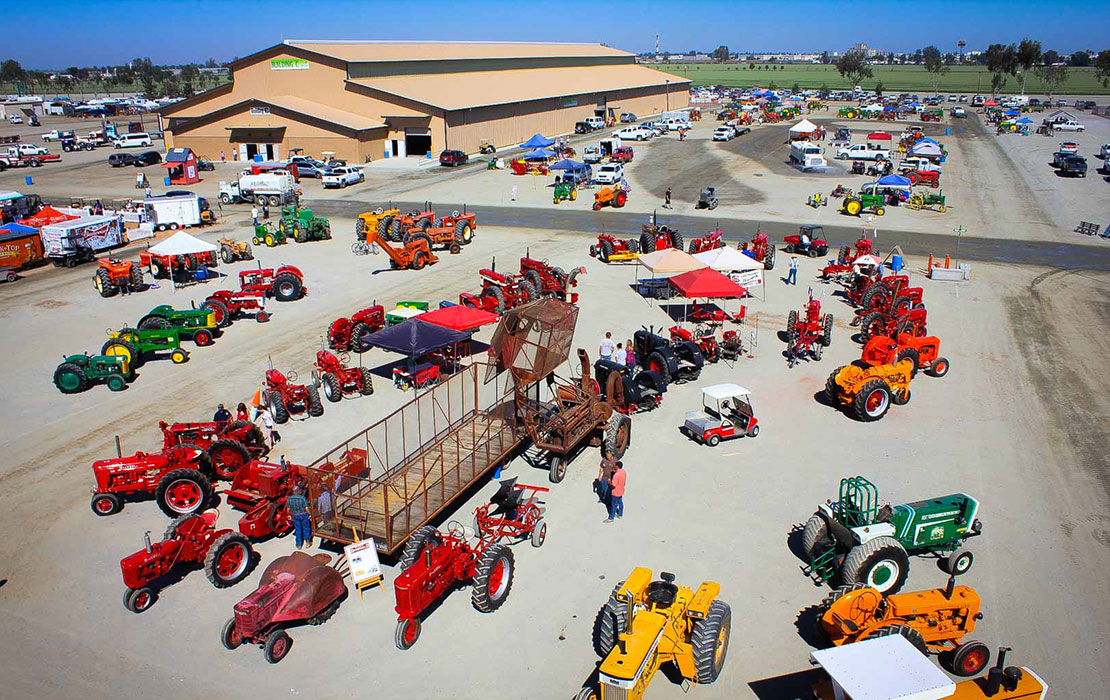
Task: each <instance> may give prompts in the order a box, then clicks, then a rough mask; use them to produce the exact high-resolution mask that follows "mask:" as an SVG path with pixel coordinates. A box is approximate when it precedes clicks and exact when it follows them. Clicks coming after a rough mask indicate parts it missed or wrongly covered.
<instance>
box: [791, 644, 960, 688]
mask: <svg viewBox="0 0 1110 700" xmlns="http://www.w3.org/2000/svg"><path fill="white" fill-rule="evenodd" d="M809 657H810V659H812V660H813V661H814V662H816V663H818V664H820V665H821V667H822V668H823V669H824V670H825V672H826V673H828V674H829V678H831V679H832V681H833V683H834V684H836V685H839V686H840V687H841V688H843V689H844V692H845V693H847V694H848V696H849V697H851V698H852V700H941V698H947V697H950V696H951V695H952V694H953V693H955V692H956V684H955V683H954V682H953V681H952V680H951V679H950V678H949V677H948V676H947V675H946V674H945V673H944V672H943V671H941V670H940V668H938V667H937V666H936V665H935V664H934V663H933V662H932V661H930V660H929V658H928V657H927V656H925V655H924V654H922V653H921V652H920V651H918V650H917V649H916V648H915V647H914V646H913V644H911V643H910V642H909V641H908V640H907V639H906V638H905V637H902V636H899V635H891V636H889V637H876V638H872V639H866V640H864V641H862V642H856V643H854V644H845V645H844V646H840V647H833V648H831V649H821V650H819V651H814V652H811V653H810V655H809Z"/></svg>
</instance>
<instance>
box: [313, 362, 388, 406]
mask: <svg viewBox="0 0 1110 700" xmlns="http://www.w3.org/2000/svg"><path fill="white" fill-rule="evenodd" d="M350 361H351V358H350V357H348V356H347V355H346V354H344V355H342V356H340V357H336V356H335V355H334V354H332V353H331V352H329V351H327V350H319V351H317V352H316V364H315V365H314V369H313V370H312V385H313V386H314V387H316V388H317V389H318V388H320V387H323V389H324V397H325V398H327V400H328V401H331V402H332V403H336V402H337V401H341V400H343V397H345V396H369V395H370V394H373V393H374V375H373V374H371V373H370V368H369V367H348V366H347V363H348V362H350Z"/></svg>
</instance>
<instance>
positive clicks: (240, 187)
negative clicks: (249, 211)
mask: <svg viewBox="0 0 1110 700" xmlns="http://www.w3.org/2000/svg"><path fill="white" fill-rule="evenodd" d="M296 198H297V183H296V181H295V180H294V179H293V174H292V173H291V172H289V171H288V170H274V171H271V172H268V173H259V174H257V175H253V174H251V173H250V171H244V172H243V174H241V175H240V176H239V179H238V180H235V181H234V182H230V183H229V182H224V181H221V182H220V201H221V202H223V203H224V204H231V203H232V202H253V203H255V204H258V205H259V206H261V205H262V204H263V203H265V204H269V205H270V206H271V207H276V206H280V205H282V204H289V203H291V202H293V201H294V200H295V199H296Z"/></svg>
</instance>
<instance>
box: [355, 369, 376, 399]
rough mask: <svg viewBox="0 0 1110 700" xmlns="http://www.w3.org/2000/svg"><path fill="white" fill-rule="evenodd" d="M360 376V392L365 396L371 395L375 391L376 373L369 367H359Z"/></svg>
mask: <svg viewBox="0 0 1110 700" xmlns="http://www.w3.org/2000/svg"><path fill="white" fill-rule="evenodd" d="M358 373H359V376H360V377H361V378H362V386H360V387H359V392H360V393H361V394H362V395H363V396H369V395H370V394H373V393H374V374H373V373H372V372H371V371H370V368H369V367H359V368H358Z"/></svg>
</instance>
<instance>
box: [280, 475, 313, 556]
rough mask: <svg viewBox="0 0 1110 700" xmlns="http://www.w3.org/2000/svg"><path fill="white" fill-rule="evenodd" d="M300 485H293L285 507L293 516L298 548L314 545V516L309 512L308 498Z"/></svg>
mask: <svg viewBox="0 0 1110 700" xmlns="http://www.w3.org/2000/svg"><path fill="white" fill-rule="evenodd" d="M301 491H302V489H301V487H300V486H294V487H293V495H291V496H290V497H289V498H287V499H285V509H286V510H288V511H289V514H290V515H291V516H293V532H294V534H295V535H296V537H297V549H301V548H302V547H304V546H308V547H311V546H312V518H311V516H310V515H309V513H308V499H307V498H305V497H304V494H303V493H302V492H301Z"/></svg>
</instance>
